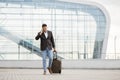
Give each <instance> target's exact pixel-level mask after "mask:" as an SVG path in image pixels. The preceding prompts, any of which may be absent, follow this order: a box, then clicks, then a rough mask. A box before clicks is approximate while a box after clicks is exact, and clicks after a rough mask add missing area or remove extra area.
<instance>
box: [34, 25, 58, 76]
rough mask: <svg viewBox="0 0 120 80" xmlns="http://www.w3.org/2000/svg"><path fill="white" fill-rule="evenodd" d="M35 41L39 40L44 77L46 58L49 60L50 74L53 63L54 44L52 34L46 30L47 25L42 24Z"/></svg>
mask: <svg viewBox="0 0 120 80" xmlns="http://www.w3.org/2000/svg"><path fill="white" fill-rule="evenodd" d="M35 39H36V40H38V39H41V40H40V41H41V44H40V47H41V51H42V59H43V69H44V73H43V74H44V75H46V69H47V67H46V57H48V59H49V65H48V70H49V72H50V74H52V70H51V66H52V62H53V51H56V50H55V43H54V38H53V34H52V32H51V31H49V30H47V25H46V24H42V30H41V31H40V32H38V34H37V36H36V37H35Z"/></svg>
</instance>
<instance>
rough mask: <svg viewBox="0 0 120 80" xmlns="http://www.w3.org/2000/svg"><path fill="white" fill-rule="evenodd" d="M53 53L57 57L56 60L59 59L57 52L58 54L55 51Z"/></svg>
mask: <svg viewBox="0 0 120 80" xmlns="http://www.w3.org/2000/svg"><path fill="white" fill-rule="evenodd" d="M53 53H54V55H55V57H56V59H57V58H58V57H57V52H56V51H54V52H53Z"/></svg>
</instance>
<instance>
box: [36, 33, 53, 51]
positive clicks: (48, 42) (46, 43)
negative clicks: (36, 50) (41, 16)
mask: <svg viewBox="0 0 120 80" xmlns="http://www.w3.org/2000/svg"><path fill="white" fill-rule="evenodd" d="M39 38H40V39H41V44H40V48H41V50H45V49H46V48H48V49H50V50H51V49H52V48H55V43H54V38H53V34H52V32H51V31H48V37H47V38H46V37H45V34H44V33H42V34H41V35H40V32H38V34H37V36H36V37H35V39H36V40H38V39H39Z"/></svg>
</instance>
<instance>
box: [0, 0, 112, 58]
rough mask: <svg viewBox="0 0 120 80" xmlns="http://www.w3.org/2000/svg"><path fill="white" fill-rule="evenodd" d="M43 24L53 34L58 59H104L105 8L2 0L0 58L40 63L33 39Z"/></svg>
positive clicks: (54, 1) (50, 0)
mask: <svg viewBox="0 0 120 80" xmlns="http://www.w3.org/2000/svg"><path fill="white" fill-rule="evenodd" d="M43 23H46V24H47V25H48V29H49V30H51V31H52V32H53V35H54V39H55V43H56V49H57V51H58V55H59V56H60V57H62V58H64V59H70V60H71V59H106V54H105V53H106V47H107V41H108V34H109V23H110V19H109V15H108V13H107V11H106V9H105V8H104V7H103V6H101V5H99V4H97V3H92V2H84V1H81V2H79V3H75V2H66V1H59V0H1V1H0V59H1V60H41V51H40V50H39V48H40V46H39V45H40V44H39V41H36V40H35V36H36V35H37V33H38V32H39V31H40V30H41V25H42V24H43ZM36 54H37V55H36Z"/></svg>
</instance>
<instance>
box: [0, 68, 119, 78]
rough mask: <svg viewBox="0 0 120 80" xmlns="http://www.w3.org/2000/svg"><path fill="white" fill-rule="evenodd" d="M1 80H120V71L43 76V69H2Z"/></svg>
mask: <svg viewBox="0 0 120 80" xmlns="http://www.w3.org/2000/svg"><path fill="white" fill-rule="evenodd" d="M0 80H120V70H85V69H63V70H62V74H52V75H50V74H49V73H48V72H47V75H43V70H42V69H0Z"/></svg>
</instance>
